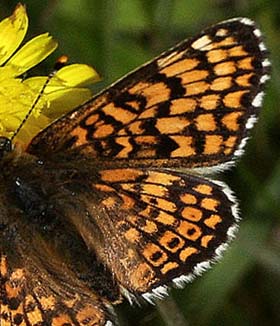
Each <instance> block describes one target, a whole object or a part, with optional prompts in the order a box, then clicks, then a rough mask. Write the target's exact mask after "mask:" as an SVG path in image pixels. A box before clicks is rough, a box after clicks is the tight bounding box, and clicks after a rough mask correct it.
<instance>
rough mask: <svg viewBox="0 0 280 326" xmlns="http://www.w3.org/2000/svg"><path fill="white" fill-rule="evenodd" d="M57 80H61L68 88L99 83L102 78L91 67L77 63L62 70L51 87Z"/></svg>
mask: <svg viewBox="0 0 280 326" xmlns="http://www.w3.org/2000/svg"><path fill="white" fill-rule="evenodd" d="M56 79H60V80H61V82H62V83H63V84H64V85H65V86H67V87H82V86H85V85H89V84H92V83H95V82H97V81H99V80H100V77H99V75H98V73H97V72H96V71H95V70H94V69H93V68H92V67H91V66H88V65H85V64H78V63H77V64H72V65H69V66H66V67H63V68H62V69H60V70H59V71H58V72H57V73H56V75H55V77H54V78H53V80H52V81H51V82H50V85H52V83H55V80H56Z"/></svg>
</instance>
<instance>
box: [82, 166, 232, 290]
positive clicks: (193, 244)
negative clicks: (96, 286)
mask: <svg viewBox="0 0 280 326" xmlns="http://www.w3.org/2000/svg"><path fill="white" fill-rule="evenodd" d="M90 179H91V176H90V174H89V176H88V180H90ZM89 182H90V181H89ZM90 183H91V182H90ZM91 187H92V192H93V193H92V195H91V196H94V197H95V205H94V206H93V205H92V201H91V199H90V198H91V197H90V194H89V197H88V198H87V206H86V207H87V209H86V210H87V211H88V213H89V215H88V217H87V219H89V216H91V219H93V220H94V224H93V225H92V226H91V225H90V223H88V222H86V221H85V220H84V218H83V217H80V220H79V222H77V223H76V225H77V228H78V229H79V228H81V230H82V229H83V228H84V225H85V224H86V225H87V232H86V234H85V232H84V234H85V235H84V239H85V241H86V242H87V244H88V246H89V247H92V248H94V251H96V252H97V253H98V256H99V257H101V259H102V261H103V263H104V264H105V265H106V266H108V267H109V269H110V270H111V271H112V273H113V274H114V275H115V277H116V279H117V281H118V283H119V284H120V286H121V288H122V289H125V291H128V293H131V294H133V295H135V296H138V295H140V294H142V295H144V296H148V294H147V293H154V292H155V293H157V290H156V289H157V288H159V287H161V286H166V285H168V284H171V283H172V281H173V283H175V284H176V285H180V284H183V283H184V281H189V280H191V279H192V278H193V276H195V275H197V274H200V273H201V272H202V270H203V269H206V268H207V267H210V264H211V262H213V261H215V259H217V258H218V257H219V256H220V254H221V252H222V251H223V249H225V247H226V243H227V242H228V241H229V240H230V239H231V238H232V237H233V234H234V233H235V230H236V228H237V220H238V217H237V209H236V204H235V203H234V199H233V197H232V196H231V194H230V191H229V190H228V189H227V187H226V186H225V185H222V184H220V183H218V182H214V181H210V180H207V179H203V178H201V177H198V176H190V175H187V174H184V173H180V172H175V171H170V170H165V169H161V170H157V169H149V171H148V170H147V169H141V168H127V169H121V168H120V169H110V170H102V169H101V170H100V171H99V173H98V175H97V176H95V181H94V183H92V184H91ZM91 227H92V230H91ZM94 229H98V230H99V231H98V232H101V233H102V234H103V235H106V239H110V242H108V241H105V242H104V243H103V245H102V246H99V245H98V243H100V240H97V242H98V243H97V242H96V239H94V238H93V237H92V234H93V233H94ZM81 232H82V231H81ZM112 257H114V259H113V260H112ZM125 291H124V293H126V292H125ZM145 293H146V295H145Z"/></svg>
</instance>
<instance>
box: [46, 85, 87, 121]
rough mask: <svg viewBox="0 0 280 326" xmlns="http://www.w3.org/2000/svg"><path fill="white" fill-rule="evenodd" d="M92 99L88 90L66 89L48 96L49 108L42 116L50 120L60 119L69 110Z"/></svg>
mask: <svg viewBox="0 0 280 326" xmlns="http://www.w3.org/2000/svg"><path fill="white" fill-rule="evenodd" d="M91 97H92V94H91V91H90V90H89V89H88V88H67V89H63V90H60V91H56V92H53V93H50V94H48V100H49V101H50V102H49V103H50V106H49V108H48V109H47V110H45V109H44V114H45V115H46V116H48V117H49V118H51V119H52V120H54V119H57V118H59V117H61V116H62V115H63V114H65V113H67V112H69V111H70V110H71V109H73V108H75V107H77V106H78V105H81V104H82V103H84V102H86V101H87V100H89V99H90V98H91Z"/></svg>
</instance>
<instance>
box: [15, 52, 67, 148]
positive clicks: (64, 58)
mask: <svg viewBox="0 0 280 326" xmlns="http://www.w3.org/2000/svg"><path fill="white" fill-rule="evenodd" d="M67 61H68V57H67V56H66V55H63V56H61V57H59V58H58V59H57V61H56V63H55V66H54V70H53V71H52V72H51V73H50V74H49V75H48V77H47V80H46V82H45V83H44V85H43V87H42V89H41V90H40V92H39V94H38V95H37V97H36V98H35V100H34V102H33V104H32V105H31V107H30V109H29V111H28V112H27V113H26V115H25V117H24V119H23V120H22V121H21V123H20V125H19V126H18V127H17V129H16V130H15V132H14V133H13V135H12V137H11V139H10V141H11V142H12V141H13V140H14V138H15V137H16V135H17V134H18V133H19V131H20V130H21V128H22V126H23V125H24V124H25V122H26V121H27V120H28V118H29V117H30V115H31V113H32V111H33V110H34V108H35V107H36V105H37V104H38V102H39V100H40V98H41V97H42V95H43V94H44V91H45V89H46V87H47V86H48V84H49V82H50V81H51V80H52V78H53V77H54V76H55V75H56V73H57V72H58V70H60V69H61V68H62V67H64V66H65V64H66V63H67Z"/></svg>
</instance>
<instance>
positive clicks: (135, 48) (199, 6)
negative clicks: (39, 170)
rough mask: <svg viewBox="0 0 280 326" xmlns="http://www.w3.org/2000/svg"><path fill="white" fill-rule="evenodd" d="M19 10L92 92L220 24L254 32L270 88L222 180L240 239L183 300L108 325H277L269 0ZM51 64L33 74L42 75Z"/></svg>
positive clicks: (275, 113)
mask: <svg viewBox="0 0 280 326" xmlns="http://www.w3.org/2000/svg"><path fill="white" fill-rule="evenodd" d="M16 3H17V1H8V0H6V1H1V3H0V14H1V17H4V16H8V15H10V14H11V12H12V10H13V8H14V6H15V5H16ZM25 3H26V5H27V10H28V15H29V17H30V29H29V34H30V36H32V35H35V34H38V33H42V32H44V31H48V32H50V33H51V34H52V35H53V36H55V37H56V39H57V40H58V41H59V50H58V51H57V52H56V53H57V55H60V54H64V53H65V54H67V55H69V56H70V59H71V61H73V62H81V63H88V64H91V65H93V66H94V67H95V68H96V69H97V71H98V72H99V73H100V74H101V76H102V77H103V81H102V82H101V83H99V85H98V86H97V87H96V88H95V89H94V92H96V91H97V88H98V87H99V88H102V87H104V86H106V85H109V84H110V83H111V82H112V81H114V80H115V79H117V78H119V77H121V76H122V75H123V74H125V73H127V72H129V71H130V70H131V69H133V68H136V67H137V66H138V65H141V64H143V63H144V62H145V61H146V60H148V59H151V58H153V56H155V55H157V54H159V53H160V52H161V51H162V50H165V49H167V48H168V47H169V46H171V45H174V44H175V43H176V42H177V41H180V40H182V39H184V38H187V37H188V36H191V35H193V34H195V33H197V32H199V31H200V30H201V29H202V28H204V27H206V26H208V25H210V24H213V23H216V22H218V21H220V20H224V19H228V18H231V17H236V16H247V17H250V18H252V19H254V20H256V21H257V23H258V24H259V25H260V26H261V30H262V31H263V33H264V34H265V39H266V42H265V43H266V45H267V47H268V48H269V50H270V52H271V61H272V65H273V73H272V79H271V81H270V82H269V85H268V87H267V95H266V97H265V103H264V107H263V110H262V113H261V115H260V118H259V122H258V124H257V125H256V126H255V128H254V130H253V132H252V139H251V140H250V142H249V143H248V146H247V148H246V153H245V155H244V156H243V157H242V159H241V160H240V161H239V163H238V164H237V167H236V168H234V169H232V170H231V171H229V172H226V173H224V174H223V176H222V178H223V180H224V181H226V182H227V183H228V184H229V185H230V187H231V188H232V189H233V190H234V192H235V193H236V194H237V197H238V199H239V201H240V209H241V212H242V222H241V223H240V232H239V234H238V236H237V238H236V239H235V241H234V242H233V244H232V246H231V248H230V249H229V250H228V251H227V253H226V254H225V256H224V259H222V261H221V262H220V263H218V264H217V265H215V267H214V268H213V269H212V270H211V271H209V272H206V273H205V274H204V275H203V276H202V277H200V278H198V279H196V280H195V281H194V282H193V283H192V284H190V285H187V286H186V287H185V289H184V290H173V291H172V292H171V298H170V299H169V300H167V301H165V302H162V303H161V304H160V307H156V306H149V305H145V306H144V307H142V308H139V307H134V308H131V307H129V305H128V304H123V305H122V306H121V307H120V308H118V315H119V318H120V321H121V325H122V326H124V325H134V326H137V325H139V326H140V325H141V326H144V325H153V326H159V325H161V326H162V325H173V326H175V325H181V326H182V325H183V323H180V322H179V321H177V322H176V321H175V320H176V316H177V317H178V316H179V319H180V318H181V319H182V317H183V316H184V318H185V324H184V325H207V326H208V325H210V326H212V325H213V326H214V325H215V326H216V325H241V326H243V325H244V326H247V325H280V295H279V293H280V253H279V252H280V2H279V0H270V1H268V0H254V1H253V0H251V1H249V0H236V1H227V0H223V1H222V0H212V1H211V0H210V1H203V0H196V1H191V0H173V1H172V0H130V1H126V0H115V1H114V0H107V1H106V0H104V1H98V0H61V1H58V0H57V1H55V0H53V1H37V0H26V1H25ZM52 58H53V61H51V60H48V61H47V65H46V64H45V66H44V65H41V68H40V69H41V71H39V72H41V73H43V74H46V73H47V72H48V71H50V70H51V67H52V65H53V62H54V60H55V57H54V56H53V57H52ZM37 69H38V68H37ZM37 73H38V70H37V71H36V74H37ZM166 311H168V314H167V316H166V314H165V313H164V312H166ZM172 323H173V324H172Z"/></svg>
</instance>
